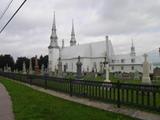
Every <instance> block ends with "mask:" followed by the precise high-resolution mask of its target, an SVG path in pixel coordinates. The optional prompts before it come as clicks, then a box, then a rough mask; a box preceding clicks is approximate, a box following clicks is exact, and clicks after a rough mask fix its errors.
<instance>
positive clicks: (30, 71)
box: [29, 59, 33, 74]
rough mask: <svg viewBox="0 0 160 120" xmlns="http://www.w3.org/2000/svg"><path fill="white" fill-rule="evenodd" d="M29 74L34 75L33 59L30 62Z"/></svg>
mask: <svg viewBox="0 0 160 120" xmlns="http://www.w3.org/2000/svg"><path fill="white" fill-rule="evenodd" d="M29 74H33V70H32V59H30V61H29Z"/></svg>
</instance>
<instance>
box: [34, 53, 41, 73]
mask: <svg viewBox="0 0 160 120" xmlns="http://www.w3.org/2000/svg"><path fill="white" fill-rule="evenodd" d="M34 71H35V74H36V75H39V74H40V70H39V66H38V60H37V56H36V57H35V66H34Z"/></svg>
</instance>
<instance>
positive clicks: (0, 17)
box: [0, 0, 13, 20]
mask: <svg viewBox="0 0 160 120" xmlns="http://www.w3.org/2000/svg"><path fill="white" fill-rule="evenodd" d="M12 2H13V0H11V1H10V2H9V4H8V5H7V7H6V8H5V10H4V12H3V13H2V15H1V16H0V20H1V19H2V18H3V16H4V14H5V13H6V12H7V10H8V8H9V7H10V5H11V4H12Z"/></svg>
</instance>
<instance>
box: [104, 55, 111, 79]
mask: <svg viewBox="0 0 160 120" xmlns="http://www.w3.org/2000/svg"><path fill="white" fill-rule="evenodd" d="M104 66H105V71H106V79H105V80H104V82H111V81H110V80H109V62H108V61H107V58H106V57H105V60H104Z"/></svg>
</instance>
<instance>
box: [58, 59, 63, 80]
mask: <svg viewBox="0 0 160 120" xmlns="http://www.w3.org/2000/svg"><path fill="white" fill-rule="evenodd" d="M58 77H62V60H61V57H59V59H58Z"/></svg>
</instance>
